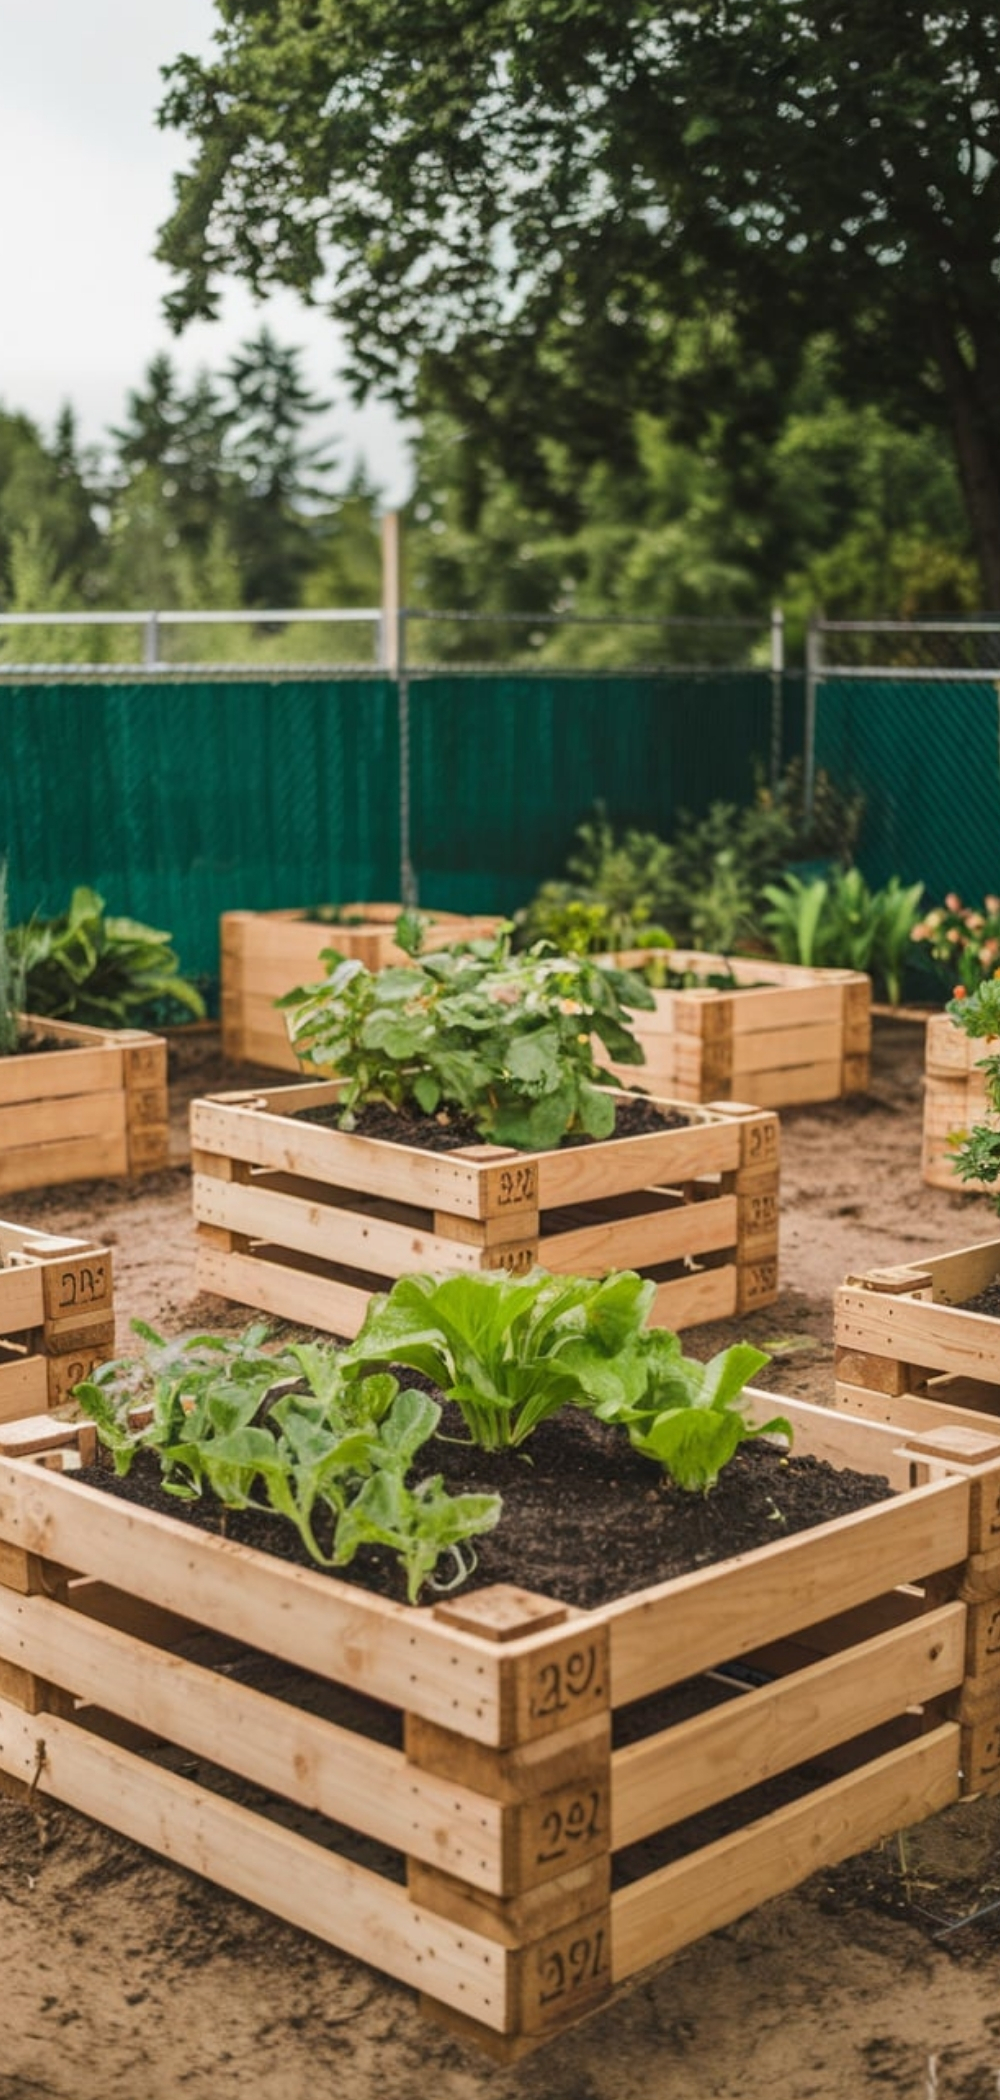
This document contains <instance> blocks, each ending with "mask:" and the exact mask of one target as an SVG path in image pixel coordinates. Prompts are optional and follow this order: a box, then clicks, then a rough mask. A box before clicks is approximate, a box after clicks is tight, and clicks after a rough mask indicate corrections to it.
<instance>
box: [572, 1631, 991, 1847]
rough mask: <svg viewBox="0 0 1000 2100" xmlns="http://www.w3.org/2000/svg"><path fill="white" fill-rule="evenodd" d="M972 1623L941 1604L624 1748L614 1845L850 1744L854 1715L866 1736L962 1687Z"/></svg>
mask: <svg viewBox="0 0 1000 2100" xmlns="http://www.w3.org/2000/svg"><path fill="white" fill-rule="evenodd" d="M965 1620H966V1614H965V1612H964V1611H963V1609H962V1607H961V1605H958V1604H947V1605H942V1606H941V1607H940V1609H939V1610H938V1611H935V1612H929V1613H926V1614H925V1615H923V1616H922V1617H921V1618H919V1619H917V1620H916V1621H914V1622H912V1623H910V1624H908V1625H904V1626H902V1627H898V1628H893V1629H891V1630H890V1631H888V1632H885V1633H880V1634H875V1635H874V1636H873V1637H872V1638H871V1639H870V1640H867V1641H862V1642H860V1643H859V1644H858V1645H857V1646H856V1647H848V1648H847V1649H846V1650H845V1651H844V1652H843V1653H840V1654H835V1655H832V1656H830V1657H829V1658H828V1659H827V1660H826V1661H824V1662H820V1663H817V1664H816V1665H815V1667H814V1668H813V1669H811V1670H810V1671H809V1672H808V1673H796V1674H794V1675H792V1676H790V1677H787V1678H778V1679H776V1681H775V1682H774V1683H773V1684H768V1685H761V1686H759V1687H757V1688H756V1689H754V1690H752V1691H747V1692H743V1693H740V1694H738V1695H737V1696H736V1697H734V1698H733V1699H732V1700H731V1701H729V1702H728V1704H727V1705H725V1706H723V1707H715V1708H712V1709H711V1710H710V1711H709V1712H708V1713H705V1714H702V1715H700V1716H699V1718H698V1720H697V1721H695V1722H689V1723H687V1725H686V1727H685V1729H684V1730H683V1731H680V1730H677V1729H667V1730H665V1731H664V1732H663V1733H662V1734H661V1735H659V1736H649V1737H647V1738H645V1739H644V1740H643V1741H641V1742H639V1743H633V1744H629V1745H628V1746H627V1747H626V1748H625V1749H623V1750H619V1751H617V1752H616V1753H615V1755H614V1757H613V1758H612V1767H611V1769H612V1780H613V1791H614V1804H615V1817H614V1824H613V1832H612V1837H613V1843H614V1845H615V1847H616V1848H618V1847H620V1846H624V1845H631V1844H635V1843H637V1842H638V1840H639V1839H641V1838H644V1837H648V1836H649V1835H650V1834H651V1833H652V1832H653V1831H655V1830H659V1829H661V1828H662V1827H663V1824H664V1821H665V1815H664V1808H665V1804H666V1803H669V1808H670V1816H671V1819H672V1820H673V1821H674V1822H676V1823H679V1822H681V1821H682V1820H683V1819H684V1817H686V1816H693V1815H697V1814H698V1812H699V1810H701V1809H703V1808H706V1807H707V1806H708V1805H709V1804H710V1803H711V1802H713V1801H717V1800H719V1799H720V1798H725V1797H726V1796H728V1795H730V1794H738V1793H739V1792H740V1790H741V1788H743V1787H745V1786H747V1785H748V1784H750V1783H751V1781H754V1782H755V1781H757V1780H762V1779H768V1778H770V1777H771V1776H772V1775H773V1774H774V1773H775V1772H783V1771H787V1770H788V1769H789V1767H790V1766H792V1765H797V1764H804V1763H805V1762H806V1761H807V1760H808V1759H810V1758H815V1757H817V1756H819V1755H820V1754H821V1753H822V1752H823V1751H824V1750H829V1749H831V1748H832V1747H833V1745H834V1744H836V1743H838V1742H841V1741H843V1735H844V1715H845V1713H849V1714H850V1716H851V1727H852V1729H853V1731H854V1732H855V1733H856V1734H858V1735H861V1734H863V1733H864V1732H865V1730H866V1729H869V1728H876V1727H877V1726H878V1725H879V1724H880V1723H881V1722H882V1721H886V1720H889V1719H891V1718H892V1717H894V1716H895V1715H898V1714H900V1713H903V1712H904V1711H905V1709H906V1708H907V1707H908V1706H919V1705H924V1704H926V1703H927V1702H928V1701H930V1700H933V1699H936V1698H939V1697H940V1696H941V1695H942V1694H943V1693H945V1692H948V1691H953V1690H955V1688H956V1687H957V1686H959V1685H960V1684H961V1682H962V1678H963V1675H964V1662H965V1631H966V1629H965Z"/></svg>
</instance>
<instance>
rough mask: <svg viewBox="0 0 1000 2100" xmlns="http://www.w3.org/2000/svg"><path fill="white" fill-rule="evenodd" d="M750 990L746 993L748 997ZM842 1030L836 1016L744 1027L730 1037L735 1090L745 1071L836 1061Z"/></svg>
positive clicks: (840, 1054)
mask: <svg viewBox="0 0 1000 2100" xmlns="http://www.w3.org/2000/svg"><path fill="white" fill-rule="evenodd" d="M753 996H754V995H753V993H752V992H747V993H746V994H745V997H746V998H748V999H751V998H752V997H753ZM843 1055H844V1031H843V1029H842V1027H841V1026H840V1022H839V1020H836V1021H812V1022H802V1021H800V1022H797V1023H796V1024H795V1026H794V1027H792V1026H787V1027H783V1028H752V1029H749V1028H748V1029H745V1030H744V1032H743V1034H742V1035H736V1036H734V1038H733V1067H732V1068H733V1081H734V1092H739V1091H741V1090H742V1087H743V1074H744V1072H775V1071H782V1070H784V1069H786V1068H788V1069H791V1070H795V1069H796V1068H797V1067H798V1066H799V1065H820V1064H837V1065H839V1063H840V1061H841V1059H842V1057H843Z"/></svg>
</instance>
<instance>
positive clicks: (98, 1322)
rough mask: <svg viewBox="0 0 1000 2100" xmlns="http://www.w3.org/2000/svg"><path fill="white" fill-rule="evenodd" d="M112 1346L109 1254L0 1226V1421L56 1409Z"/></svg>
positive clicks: (83, 1244) (75, 1241)
mask: <svg viewBox="0 0 1000 2100" xmlns="http://www.w3.org/2000/svg"><path fill="white" fill-rule="evenodd" d="M114 1347H115V1320H114V1307H113V1303H112V1266H111V1254H110V1251H109V1249H108V1248H107V1247H101V1246H98V1245H97V1244H96V1243H95V1242H94V1241H92V1240H82V1239H64V1238H62V1237H57V1236H56V1235H55V1234H54V1233H49V1232H33V1231H31V1230H30V1229H29V1228H28V1227H26V1226H22V1225H11V1224H6V1223H4V1222H2V1221H0V1422H8V1421H11V1420H14V1419H16V1418H17V1417H19V1416H21V1415H26V1414H34V1413H37V1412H39V1411H40V1410H42V1409H44V1408H55V1407H59V1406H61V1405H63V1404H64V1403H65V1402H67V1401H68V1400H69V1398H70V1395H71V1393H72V1391H73V1387H74V1386H75V1385H78V1384H79V1382H80V1380H81V1378H86V1376H87V1373H88V1372H89V1371H91V1370H93V1367H94V1365H95V1364H97V1363H103V1362H104V1361H106V1359H107V1358H108V1357H109V1356H113V1354H114Z"/></svg>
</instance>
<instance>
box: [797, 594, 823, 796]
mask: <svg viewBox="0 0 1000 2100" xmlns="http://www.w3.org/2000/svg"><path fill="white" fill-rule="evenodd" d="M822 624H823V623H822V620H821V619H820V618H819V616H818V615H814V616H813V618H812V619H811V620H810V622H809V626H808V628H807V630H806V710H805V729H804V749H803V754H802V814H803V818H804V821H805V825H806V828H807V829H808V827H809V825H810V824H811V823H812V815H813V808H814V805H815V801H816V689H817V686H818V684H819V676H820V670H821V667H822V639H821V629H822Z"/></svg>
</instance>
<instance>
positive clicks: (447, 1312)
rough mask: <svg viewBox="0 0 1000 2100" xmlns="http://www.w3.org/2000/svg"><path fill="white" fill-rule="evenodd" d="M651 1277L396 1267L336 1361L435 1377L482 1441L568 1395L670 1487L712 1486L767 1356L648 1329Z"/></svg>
mask: <svg viewBox="0 0 1000 2100" xmlns="http://www.w3.org/2000/svg"><path fill="white" fill-rule="evenodd" d="M654 1290H655V1286H654V1285H653V1284H652V1283H650V1282H646V1281H644V1280H643V1279H642V1278H641V1277H640V1276H638V1275H636V1274H635V1273H634V1271H632V1270H629V1269H625V1270H621V1271H618V1272H615V1273H612V1274H611V1275H609V1276H606V1277H604V1278H603V1279H600V1280H596V1279H592V1278H587V1277H566V1276H550V1275H548V1274H547V1272H546V1271H544V1270H542V1269H536V1270H535V1271H534V1272H533V1273H532V1274H531V1275H530V1276H527V1277H511V1276H506V1275H504V1273H503V1272H502V1271H498V1272H495V1273H493V1274H489V1275H485V1274H477V1275H457V1276H450V1277H445V1278H437V1277H434V1276H404V1277H401V1278H400V1280H399V1282H398V1283H396V1284H394V1286H393V1288H392V1290H391V1291H390V1292H388V1293H387V1294H386V1295H384V1296H382V1297H379V1298H376V1299H374V1300H373V1302H372V1305H371V1306H370V1308H369V1311H368V1315H367V1318H366V1320H365V1322H364V1325H363V1326H362V1328H361V1331H360V1333H359V1334H358V1337H357V1339H356V1341H355V1342H354V1343H353V1345H352V1346H351V1348H350V1349H349V1350H348V1351H347V1353H346V1359H345V1361H346V1364H347V1365H348V1366H351V1365H353V1366H354V1367H355V1368H356V1369H357V1371H358V1372H359V1374H361V1373H366V1372H367V1373H370V1372H371V1371H372V1369H373V1368H374V1367H375V1366H376V1365H383V1364H389V1363H393V1364H400V1365H406V1366H407V1367H408V1368H409V1369H411V1370H416V1371H421V1372H423V1374H424V1375H425V1377H427V1378H430V1379H432V1380H433V1382H434V1383H435V1385H437V1386H438V1387H439V1389H440V1390H441V1392H442V1393H443V1394H444V1395H445V1398H446V1399H448V1400H452V1401H454V1402H455V1404H456V1406H457V1407H458V1408H459V1409H460V1411H461V1414H462V1417H463V1420H464V1422H465V1425H466V1428H467V1429H468V1432H469V1436H470V1438H471V1439H472V1441H473V1442H474V1443H477V1444H480V1445H482V1446H483V1448H484V1449H486V1450H491V1451H492V1450H497V1449H499V1448H500V1447H502V1446H514V1445H518V1444H522V1443H524V1441H525V1439H526V1438H527V1437H529V1436H530V1435H531V1432H532V1430H534V1429H535V1428H537V1426H538V1424H539V1423H540V1422H543V1421H545V1420H546V1418H547V1417H548V1416H549V1415H552V1414H555V1413H556V1412H557V1410H558V1409H559V1408H560V1407H564V1406H567V1405H570V1406H576V1407H583V1408H587V1409H589V1410H590V1411H591V1412H592V1413H593V1414H595V1415H596V1416H597V1417H598V1419H599V1420H600V1421H603V1422H608V1423H615V1424H617V1425H619V1426H620V1427H621V1428H622V1429H624V1430H625V1431H626V1432H627V1434H628V1436H629V1438H630V1440H631V1442H632V1443H633V1444H634V1445H635V1448H636V1449H637V1450H638V1451H641V1452H642V1453H643V1454H644V1456H646V1457H647V1458H651V1459H654V1460H655V1462H656V1463H657V1464H658V1465H660V1466H662V1467H663V1469H664V1471H665V1472H667V1473H669V1474H670V1476H671V1478H672V1479H674V1480H676V1481H677V1482H678V1484H679V1485H680V1486H681V1487H685V1488H692V1489H696V1488H700V1489H702V1490H705V1489H708V1488H710V1487H712V1486H713V1485H714V1483H715V1481H716V1480H717V1479H718V1476H719V1473H720V1472H721V1470H722V1468H723V1466H724V1465H726V1464H728V1462H729V1460H730V1459H731V1458H732V1456H733V1454H734V1452H735V1451H736V1450H737V1449H738V1447H739V1445H740V1444H741V1443H743V1442H744V1441H745V1440H746V1439H747V1438H749V1437H755V1436H763V1435H781V1436H785V1437H787V1439H788V1440H789V1442H790V1441H791V1429H790V1428H789V1425H788V1423H787V1422H786V1421H785V1420H784V1418H783V1417H780V1416H775V1417H774V1418H773V1419H772V1420H771V1421H769V1422H766V1423H764V1424H761V1425H755V1424H753V1423H752V1422H751V1421H750V1419H749V1417H748V1415H747V1412H746V1406H745V1402H744V1401H743V1398H742V1394H743V1388H744V1386H745V1385H746V1383H747V1381H748V1380H749V1379H751V1378H752V1377H754V1376H755V1374H756V1372H757V1371H759V1370H760V1369H761V1368H762V1366H763V1365H764V1364H766V1363H767V1361H768V1359H767V1357H766V1355H764V1354H763V1353H762V1352H761V1351H760V1350H759V1349H754V1348H752V1347H751V1346H750V1345H749V1344H748V1343H737V1344H736V1345H735V1346H734V1347H732V1348H730V1349H726V1350H723V1351H722V1352H721V1353H720V1354H719V1355H717V1356H714V1357H712V1359H711V1361H710V1362H709V1363H707V1364H704V1363H700V1362H698V1361H697V1360H696V1359H693V1358H690V1357H686V1356H684V1355H683V1354H682V1352H681V1346H680V1342H679V1340H678V1337H677V1336H676V1334H672V1333H670V1332H669V1331H668V1330H667V1329H664V1328H648V1327H647V1325H646V1322H647V1320H648V1316H649V1310H650V1306H651V1304H652V1299H653V1295H654Z"/></svg>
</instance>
